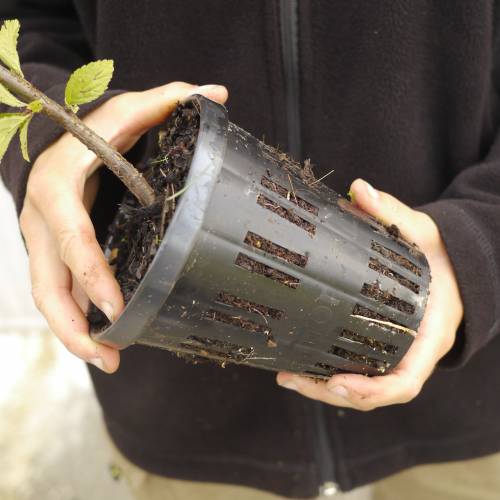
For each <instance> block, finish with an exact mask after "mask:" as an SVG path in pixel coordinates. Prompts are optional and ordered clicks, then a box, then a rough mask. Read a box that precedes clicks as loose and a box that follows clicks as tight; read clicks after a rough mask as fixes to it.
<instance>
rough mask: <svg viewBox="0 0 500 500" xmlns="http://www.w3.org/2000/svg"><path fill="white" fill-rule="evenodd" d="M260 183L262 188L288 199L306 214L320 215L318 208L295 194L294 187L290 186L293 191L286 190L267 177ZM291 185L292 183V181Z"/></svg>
mask: <svg viewBox="0 0 500 500" xmlns="http://www.w3.org/2000/svg"><path fill="white" fill-rule="evenodd" d="M260 183H261V184H262V186H264V187H265V188H267V189H269V190H270V191H273V192H274V193H278V194H279V195H280V196H282V197H283V198H286V199H287V200H288V201H291V202H292V203H295V205H297V206H298V207H300V208H302V209H303V210H305V211H306V212H309V213H311V214H314V215H318V213H319V209H318V207H315V206H314V205H313V204H312V203H309V202H308V201H306V200H304V199H302V198H300V197H299V196H297V195H296V194H295V191H294V190H293V187H292V186H290V187H291V188H292V190H288V189H286V188H284V187H283V186H281V185H279V184H276V182H274V181H272V180H271V179H269V178H268V177H266V176H264V177H262V179H261V180H260ZM290 183H291V181H290Z"/></svg>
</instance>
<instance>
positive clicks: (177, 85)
mask: <svg viewBox="0 0 500 500" xmlns="http://www.w3.org/2000/svg"><path fill="white" fill-rule="evenodd" d="M192 86H193V85H192V84H191V83H187V82H183V81H181V80H175V81H173V82H170V83H168V84H167V87H168V88H169V89H172V90H174V91H176V90H180V91H182V90H185V89H188V88H191V87H192Z"/></svg>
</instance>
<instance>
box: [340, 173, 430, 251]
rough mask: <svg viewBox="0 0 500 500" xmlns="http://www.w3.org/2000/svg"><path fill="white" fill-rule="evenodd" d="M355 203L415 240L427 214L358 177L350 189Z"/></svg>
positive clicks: (386, 224) (411, 240)
mask: <svg viewBox="0 0 500 500" xmlns="http://www.w3.org/2000/svg"><path fill="white" fill-rule="evenodd" d="M349 193H350V195H351V199H352V201H353V203H355V204H356V205H357V206H358V207H359V208H361V209H362V210H363V211H365V212H366V213H367V214H369V215H371V216H373V217H375V219H377V220H378V221H379V222H381V223H382V224H384V225H385V226H391V225H393V224H394V225H396V226H397V227H398V229H399V231H400V232H401V235H402V236H403V238H405V239H406V240H408V241H410V242H413V241H414V236H415V234H416V232H417V234H418V229H419V228H420V226H421V225H422V224H424V223H425V220H424V218H425V215H424V214H423V213H421V212H417V211H416V210H413V209H412V208H410V207H409V206H408V205H405V204H404V203H402V202H401V201H399V200H398V199H397V198H394V196H391V195H390V194H388V193H384V192H383V191H379V190H377V189H375V188H373V187H372V186H371V185H370V184H368V182H366V181H364V180H362V179H356V180H355V181H354V182H353V183H352V184H351V189H350V191H349Z"/></svg>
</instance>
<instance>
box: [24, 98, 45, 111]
mask: <svg viewBox="0 0 500 500" xmlns="http://www.w3.org/2000/svg"><path fill="white" fill-rule="evenodd" d="M26 106H27V108H28V109H29V110H30V111H33V113H40V111H42V109H43V103H42V101H41V100H40V99H37V100H36V101H31V102H29V103H28V104H26Z"/></svg>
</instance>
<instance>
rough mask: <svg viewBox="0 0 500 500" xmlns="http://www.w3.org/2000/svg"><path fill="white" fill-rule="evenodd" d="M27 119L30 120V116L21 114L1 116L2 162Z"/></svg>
mask: <svg viewBox="0 0 500 500" xmlns="http://www.w3.org/2000/svg"><path fill="white" fill-rule="evenodd" d="M27 118H29V115H25V114H21V113H1V114H0V161H2V158H3V156H4V154H5V152H6V151H7V148H8V147H9V144H10V141H11V140H12V138H13V137H14V135H15V133H16V132H17V130H18V129H19V127H20V126H21V125H22V124H23V122H25V121H26V120H27Z"/></svg>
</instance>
